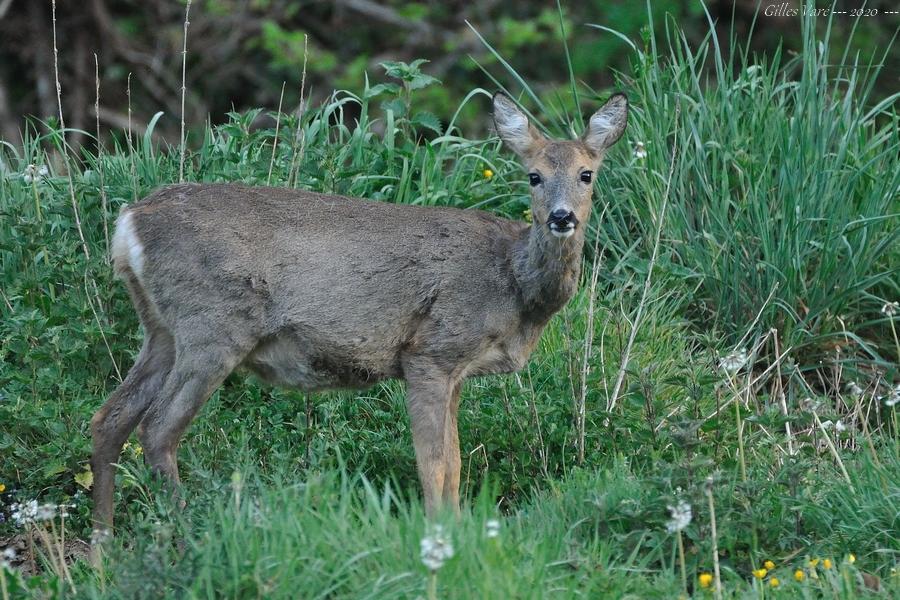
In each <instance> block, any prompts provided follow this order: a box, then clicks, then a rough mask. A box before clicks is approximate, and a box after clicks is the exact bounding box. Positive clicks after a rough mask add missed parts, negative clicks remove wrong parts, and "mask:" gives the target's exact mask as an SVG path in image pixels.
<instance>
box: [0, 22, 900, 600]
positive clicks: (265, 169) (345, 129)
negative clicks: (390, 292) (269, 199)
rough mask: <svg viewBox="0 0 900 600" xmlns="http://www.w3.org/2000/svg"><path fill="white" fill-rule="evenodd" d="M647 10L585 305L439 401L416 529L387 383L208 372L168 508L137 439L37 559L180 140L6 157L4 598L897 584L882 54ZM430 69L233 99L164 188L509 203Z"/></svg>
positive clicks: (570, 106) (753, 591) (563, 108)
mask: <svg viewBox="0 0 900 600" xmlns="http://www.w3.org/2000/svg"><path fill="white" fill-rule="evenodd" d="M656 29H657V28H656V27H654V26H651V27H648V29H647V31H654V30H656ZM661 29H662V31H663V33H662V34H661V35H659V36H648V37H647V38H646V39H643V40H640V41H629V39H628V38H627V37H626V38H624V39H622V44H623V47H624V48H626V49H627V50H628V51H629V52H630V53H631V57H632V60H631V65H630V67H629V68H628V69H627V70H626V71H625V72H623V73H622V74H621V76H620V81H619V82H618V83H619V87H621V88H623V89H624V90H625V91H626V92H627V93H628V95H629V97H630V100H631V103H632V111H633V112H632V114H631V120H630V124H629V128H628V131H627V133H626V136H625V138H624V139H623V141H622V142H620V143H619V145H618V146H617V147H615V148H614V149H613V151H612V152H611V153H610V155H609V156H608V157H607V160H606V165H605V167H604V168H603V169H602V171H601V173H600V174H599V176H598V181H597V184H596V185H597V187H596V193H595V197H596V203H595V210H594V216H593V219H592V222H591V223H590V224H589V227H590V238H589V242H588V246H589V247H590V251H589V252H588V254H587V256H586V257H585V260H586V262H587V267H588V268H586V269H585V273H584V282H583V285H582V288H581V291H580V292H579V293H578V295H577V296H576V298H574V299H573V301H572V302H571V303H570V305H569V306H568V307H567V308H566V309H565V310H564V311H563V312H562V313H561V314H560V315H559V316H557V317H556V318H555V319H554V320H553V321H552V323H551V325H550V326H549V327H548V329H547V331H546V333H545V334H544V337H543V339H542V341H541V344H540V347H539V348H538V350H537V352H536V353H535V356H534V357H533V359H532V361H531V362H530V364H529V366H528V367H527V368H526V369H525V370H524V371H523V372H521V373H520V374H517V375H512V376H508V377H491V378H483V379H476V380H473V381H471V382H469V383H468V384H467V386H466V388H465V390H464V392H463V398H464V400H463V404H462V406H461V410H460V424H461V432H460V438H461V447H462V448H463V486H464V492H465V493H466V495H467V497H468V500H467V509H466V514H465V515H464V517H463V518H462V520H461V521H459V522H455V521H453V520H448V521H446V522H445V523H444V530H443V532H442V533H438V532H436V531H435V530H434V529H433V528H426V524H425V522H424V519H423V517H422V515H421V510H420V507H419V502H418V498H417V496H416V494H417V483H416V480H415V469H414V463H413V457H412V447H411V443H410V441H409V433H408V422H407V418H406V415H405V408H404V401H403V388H402V385H401V384H399V383H396V382H389V383H385V384H383V385H379V386H378V387H376V388H374V389H372V390H370V391H368V392H365V393H349V392H334V393H327V394H317V395H314V396H305V395H302V394H299V393H296V392H291V391H285V390H277V389H271V388H268V387H265V386H262V385H261V384H259V383H258V382H256V381H254V380H252V379H248V378H245V377H243V376H233V377H232V378H230V379H229V380H228V382H227V383H226V385H225V386H223V388H222V389H220V390H219V391H218V392H216V394H215V395H214V396H213V398H212V399H211V401H210V402H209V403H208V404H207V406H206V408H205V409H204V412H203V414H202V415H201V416H200V417H199V418H198V419H197V420H196V422H195V423H194V425H193V427H192V429H191V430H190V432H189V434H188V436H187V437H186V440H185V442H184V444H182V447H181V450H180V462H181V465H182V478H183V480H184V482H185V494H186V498H187V500H188V504H187V508H186V510H180V509H176V508H174V507H173V505H172V503H171V502H170V501H169V500H168V499H167V498H166V496H165V495H164V494H158V493H157V491H158V487H159V485H158V483H157V482H156V481H154V479H153V478H152V477H150V476H149V474H148V473H147V472H146V470H145V468H144V467H143V465H142V463H141V460H140V454H141V449H140V447H139V446H138V445H137V444H136V443H135V442H134V441H132V442H131V443H130V444H129V445H128V447H127V448H126V451H125V453H124V454H123V458H122V464H121V474H120V479H121V482H120V486H119V494H118V497H117V515H118V517H119V521H118V522H119V531H118V533H119V535H118V536H117V537H116V538H115V540H113V541H112V542H111V543H110V545H109V546H108V552H107V554H106V557H105V559H104V561H103V563H102V565H101V568H98V569H93V568H91V567H90V566H89V565H88V564H87V563H86V562H85V561H82V560H75V561H74V562H73V561H71V560H61V559H60V556H59V555H60V554H64V555H65V554H66V553H67V552H69V551H70V550H71V549H72V547H71V544H67V543H63V541H62V540H61V539H60V536H61V535H62V532H63V531H65V535H66V539H71V538H72V537H73V536H74V537H77V538H80V539H87V538H89V536H90V524H89V510H90V502H89V500H88V499H87V497H86V493H85V491H84V490H85V489H87V488H89V487H90V473H89V472H88V471H87V461H88V456H89V451H90V450H89V449H90V439H89V426H88V423H89V419H90V415H91V414H92V412H93V411H94V410H96V408H97V407H99V405H100V404H101V403H102V402H103V400H104V399H105V397H106V396H107V395H108V394H109V392H110V391H111V390H112V389H113V388H114V386H115V384H116V382H117V380H119V379H120V378H121V377H122V376H123V375H124V373H125V371H126V370H127V368H128V367H129V366H130V363H131V361H132V360H133V358H134V356H135V353H136V351H137V349H138V348H139V346H140V337H141V334H140V331H139V329H138V326H137V321H136V318H135V316H134V315H133V312H132V309H131V307H130V304H129V302H128V300H127V297H126V295H125V293H124V289H123V287H122V286H121V284H119V283H117V282H115V281H114V280H113V278H112V276H111V269H110V268H109V265H108V264H107V258H106V257H107V255H108V252H107V250H108V235H109V230H110V228H111V227H112V221H113V220H114V218H115V215H116V213H117V211H118V208H119V207H120V206H121V205H123V204H125V203H127V202H130V201H132V200H133V199H136V198H139V197H141V196H142V195H144V194H146V193H147V192H148V191H149V190H151V189H153V188H154V187H155V186H157V185H160V184H163V183H168V182H171V181H177V180H178V179H179V170H180V158H181V157H180V154H179V152H178V151H177V149H175V150H174V151H164V150H162V149H160V148H158V147H156V145H155V144H154V143H153V138H152V132H147V134H146V135H142V136H136V137H134V138H133V139H131V138H129V139H128V140H126V142H124V143H121V144H117V145H115V146H114V147H111V148H108V149H107V150H106V151H102V152H99V153H88V152H86V151H85V153H84V154H83V155H82V156H81V157H79V158H80V162H78V163H76V162H74V161H72V162H70V163H69V164H71V168H69V169H66V168H65V167H64V165H61V164H60V163H59V162H54V161H53V160H52V159H51V157H52V156H53V153H54V152H58V151H59V150H60V149H61V148H62V143H63V142H62V135H61V134H62V132H61V131H58V130H51V131H50V132H49V133H43V132H42V130H37V129H30V130H29V133H30V134H29V136H28V139H27V140H26V143H25V145H24V149H23V150H19V149H17V148H15V147H14V146H12V145H5V146H4V148H3V154H2V162H0V165H2V168H3V169H4V170H3V172H2V177H0V214H2V217H3V218H2V221H0V291H2V297H0V311H2V315H3V318H2V321H0V342H2V350H0V360H2V363H0V423H3V428H2V430H0V453H2V460H0V484H2V486H3V488H2V491H0V499H2V504H0V514H2V516H3V522H2V523H0V539H3V540H10V541H9V543H10V544H14V543H20V542H21V544H24V546H25V549H24V550H22V551H20V552H19V556H18V557H17V558H16V559H13V561H12V562H13V563H14V564H15V565H16V569H15V570H10V569H6V568H3V567H0V573H2V574H0V581H2V583H3V590H2V591H3V594H4V595H6V594H9V595H10V597H20V596H21V597H25V596H27V595H36V596H38V597H55V596H69V595H76V596H79V597H81V596H83V597H95V598H101V597H110V598H120V597H121V598H156V597H161V596H168V597H173V598H181V597H201V596H204V597H220V596H221V597H236V598H243V597H256V596H262V597H297V596H298V595H300V596H302V597H353V598H356V597H390V598H395V597H409V598H415V597H419V596H422V595H426V596H435V595H439V596H441V597H459V598H471V597H495V598H509V597H542V596H550V595H559V596H565V597H569V596H583V597H622V596H624V595H625V594H629V593H630V594H635V595H636V596H638V597H660V598H671V597H675V596H677V595H678V594H679V593H686V594H696V595H697V596H698V597H702V596H704V595H707V594H710V595H711V594H712V593H713V592H712V588H713V587H714V586H715V584H714V583H711V579H714V577H712V574H713V573H714V571H715V568H716V567H715V564H714V561H713V556H714V555H715V556H717V559H718V568H719V569H720V571H721V580H722V584H723V588H724V594H725V596H727V597H755V596H759V595H775V596H779V595H783V596H785V597H798V596H802V597H822V596H825V597H830V596H839V597H865V596H869V595H872V596H875V597H877V596H879V595H883V594H891V593H893V594H896V593H897V592H898V591H900V578H898V576H897V572H896V565H897V563H898V558H900V535H898V532H900V522H898V519H900V511H898V499H900V483H898V482H900V455H898V451H900V446H898V442H900V436H898V430H897V414H896V411H897V406H896V404H897V401H898V396H900V387H898V384H900V382H898V374H897V365H898V361H900V342H898V341H897V332H896V327H897V320H898V319H900V316H898V315H900V311H898V309H897V308H896V304H892V303H891V302H892V301H893V300H894V299H896V298H898V297H900V289H898V288H900V284H898V277H897V274H898V270H900V245H898V236H900V233H898V231H900V223H898V221H900V196H898V191H900V152H898V150H900V138H898V135H897V134H898V127H900V119H898V117H897V112H896V106H897V105H896V100H897V97H898V96H897V95H894V96H891V97H888V98H886V99H881V100H877V99H875V98H874V97H873V96H872V92H871V90H872V89H873V85H874V84H875V82H876V81H877V77H878V75H879V71H880V70H879V68H877V67H874V68H870V67H871V65H868V64H864V65H863V64H856V63H855V62H854V61H855V60H856V58H855V57H856V54H855V53H854V51H853V40H850V41H849V42H848V44H847V45H846V47H838V46H834V45H832V44H831V43H830V40H829V38H828V32H827V31H826V32H824V33H823V32H821V31H820V32H819V34H816V32H814V31H813V30H812V28H811V27H809V26H808V23H806V24H805V28H804V36H803V51H802V52H801V53H800V54H798V55H796V56H794V57H793V58H785V57H783V56H782V55H781V54H780V53H775V54H773V55H770V56H767V57H765V58H758V57H754V56H752V55H751V53H749V52H748V51H747V48H746V47H744V46H741V45H740V44H737V43H733V40H732V43H731V44H729V47H730V48H733V49H734V50H733V51H727V50H723V49H721V48H720V46H719V44H718V38H716V37H714V36H709V37H707V38H705V39H704V40H703V41H702V42H700V43H696V44H694V43H690V42H687V41H686V40H685V38H683V37H682V36H681V35H680V32H679V30H678V29H677V28H675V27H674V26H672V25H671V23H666V24H665V25H664V26H663V27H661ZM486 47H487V49H488V50H487V51H488V52H489V53H493V52H495V51H494V50H493V49H492V48H491V47H490V46H488V45H486ZM845 48H846V49H845ZM492 55H493V56H495V59H496V61H497V62H496V63H495V64H496V65H497V67H496V68H495V69H493V70H491V71H490V72H491V73H492V76H493V77H495V78H496V82H497V85H498V86H503V84H504V82H509V88H510V90H511V93H513V94H514V95H515V96H518V97H521V99H522V102H523V104H524V106H525V107H526V108H527V109H529V110H530V111H531V112H532V113H533V114H535V115H536V116H539V117H541V118H542V119H543V120H544V123H545V125H546V127H547V128H548V130H549V132H550V133H553V134H554V135H559V136H565V135H570V134H571V133H577V132H579V131H580V130H581V128H582V126H583V125H582V121H581V116H580V114H581V109H582V108H584V109H585V110H587V109H589V108H591V107H594V106H596V105H598V104H599V102H600V101H601V100H602V97H603V96H605V92H603V93H598V92H595V91H592V90H589V89H586V88H585V87H583V86H582V85H580V84H579V83H578V82H577V80H576V79H575V78H574V77H573V79H572V81H571V91H572V93H571V97H569V98H566V99H564V100H560V99H552V100H551V99H549V98H548V97H547V96H542V95H541V94H538V93H536V92H535V91H534V90H533V89H532V88H531V87H530V86H529V85H528V83H527V81H526V80H525V79H524V78H522V77H520V76H519V75H518V74H517V73H516V72H515V71H514V70H512V68H511V67H509V68H506V69H505V67H504V65H506V64H508V63H505V62H503V61H501V60H500V59H501V56H502V55H501V53H500V52H499V51H497V53H496V54H492ZM835 64H837V65H842V66H839V67H833V66H831V67H829V66H827V65H835ZM423 68H425V69H426V70H427V65H422V64H403V63H392V64H389V65H386V73H385V75H384V76H382V77H381V79H380V80H379V81H374V80H373V81H371V83H369V82H367V83H366V85H365V87H363V88H361V89H359V90H358V91H357V92H356V93H354V92H351V91H339V92H335V93H334V94H333V95H332V96H331V97H330V98H329V99H328V100H327V101H326V102H324V103H323V104H322V105H321V106H319V107H317V108H314V109H310V110H308V111H306V112H305V113H303V114H302V115H285V114H282V115H278V114H275V115H273V117H274V119H275V120H276V121H277V128H276V127H272V128H263V129H260V128H258V127H254V126H253V124H254V122H256V117H257V116H258V113H259V111H250V112H245V113H240V114H232V115H231V117H230V121H229V122H228V123H227V124H224V125H221V126H215V127H211V128H207V129H206V130H205V132H204V137H203V140H202V142H199V143H197V144H195V145H194V146H193V147H191V148H189V149H188V151H187V154H186V156H185V162H184V171H185V172H184V178H185V179H186V180H191V181H223V180H227V181H244V182H247V183H254V184H265V183H272V184H277V185H295V186H298V187H303V188H307V189H313V190H321V191H327V192H335V193H341V194H348V195H355V196H362V197H366V198H370V199H372V200H373V201H388V202H397V203H420V204H440V205H449V206H457V207H460V208H480V209H485V210H490V211H493V212H496V213H498V214H502V215H506V216H509V217H511V218H516V219H527V218H528V212H527V209H528V203H527V198H528V191H527V184H526V180H525V178H524V177H523V175H522V173H521V169H520V167H519V166H518V164H517V163H516V161H514V160H513V158H512V156H511V155H510V153H509V152H507V151H505V150H503V149H501V147H500V144H499V142H498V141H497V140H496V139H495V138H488V139H481V140H473V139H467V138H465V137H463V136H462V135H461V133H460V131H459V129H458V128H457V127H456V126H455V121H454V120H452V119H450V120H448V121H446V122H445V123H441V122H440V121H438V120H436V119H435V118H434V117H433V116H432V115H431V114H430V113H428V112H425V111H422V110H420V107H419V106H418V98H419V95H420V94H421V93H423V91H422V90H427V89H429V88H431V87H434V86H437V85H439V84H437V83H436V82H434V81H433V80H431V79H430V78H429V77H428V76H427V75H426V74H425V73H423V72H422V70H421V69H423ZM504 69H505V70H504ZM710 74H711V75H710ZM708 79H709V80H708ZM488 96H489V93H488V92H487V91H485V90H483V89H475V90H473V91H472V92H471V93H470V94H468V95H467V96H465V98H464V100H463V102H462V104H463V105H464V106H470V107H476V108H477V109H478V110H479V111H487V110H488V108H487V107H488V105H489V102H488V100H487V97H488ZM351 107H352V108H353V110H352V114H353V115H354V116H356V115H358V118H355V119H350V118H348V116H347V115H348V114H351V110H350V108H351ZM151 130H152V124H151ZM276 142H277V143H276ZM42 167H46V171H45V170H43V169H42ZM248 210H252V207H248ZM657 240H658V249H657ZM645 282H648V283H647V284H646V285H645ZM632 332H634V340H633V343H631V340H630V338H631V334H632ZM620 372H621V373H623V375H624V379H623V381H624V385H623V386H622V388H621V391H620V393H618V394H616V393H615V390H616V388H617V387H618V386H617V381H619V375H620ZM582 406H583V407H584V409H583V410H584V419H583V420H581V419H580V417H579V414H580V413H581V411H582ZM34 498H37V499H39V500H40V502H41V503H44V502H47V503H53V504H57V505H67V506H68V507H69V508H68V513H69V514H68V516H67V518H66V519H65V522H64V524H63V522H61V520H60V519H53V520H50V521H39V522H37V523H30V524H26V525H25V527H24V531H27V532H30V534H29V535H28V536H24V537H23V536H22V531H23V529H22V528H20V527H19V523H18V522H17V521H18V520H21V517H22V516H23V515H22V511H21V509H19V510H16V509H13V508H12V505H13V503H24V502H27V501H28V500H30V499H34ZM682 503H685V504H687V505H688V506H689V507H690V513H691V514H690V516H688V515H687V514H686V511H685V509H684V508H683V507H681V506H680V505H681V504H682ZM713 510H714V513H715V523H716V526H715V531H714V530H713V526H712V517H713ZM16 513H18V514H16ZM17 516H18V517H19V519H18V520H17V519H16V517H17ZM495 519H496V520H499V523H496V524H495V523H489V522H490V521H493V520H495ZM51 524H52V528H51ZM494 533H497V534H498V535H496V536H494ZM437 537H444V538H445V540H446V541H449V542H450V543H452V546H453V548H454V550H455V552H454V553H453V556H452V557H451V556H448V554H449V553H447V554H445V558H446V560H445V562H444V564H443V565H442V566H441V567H440V568H437V569H434V570H431V571H429V569H427V568H426V567H425V566H423V564H422V562H421V561H420V550H421V547H420V542H421V541H422V539H423V538H426V539H427V543H426V545H428V544H431V546H432V547H433V546H434V544H435V542H436V538H437ZM29 539H32V540H33V543H31V542H28V540H29ZM31 546H33V547H34V548H35V551H36V552H37V556H36V557H35V559H34V561H32V560H31V558H30V557H29V556H28V553H29V551H28V549H27V548H28V547H31ZM716 549H717V550H718V551H717V552H714V550H716ZM4 560H6V559H4ZM767 561H771V562H772V564H769V565H768V566H767V564H766V563H767ZM8 562H9V561H8ZM32 562H34V563H35V564H32ZM23 570H24V571H28V572H31V571H32V570H36V572H38V573H39V576H38V577H35V578H33V579H28V578H26V577H23V576H22V575H21V573H22V571H23ZM4 600H5V598H4Z"/></svg>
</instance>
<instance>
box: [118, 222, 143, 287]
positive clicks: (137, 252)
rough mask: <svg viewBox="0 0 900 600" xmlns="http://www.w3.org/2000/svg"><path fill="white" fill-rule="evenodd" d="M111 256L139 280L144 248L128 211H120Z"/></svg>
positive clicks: (141, 271)
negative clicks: (129, 269)
mask: <svg viewBox="0 0 900 600" xmlns="http://www.w3.org/2000/svg"><path fill="white" fill-rule="evenodd" d="M112 256H113V259H114V260H116V261H122V262H124V263H125V264H127V265H128V266H129V267H130V268H131V270H132V271H133V272H134V274H135V275H136V276H137V277H138V278H139V279H140V277H141V273H143V271H144V246H143V245H142V244H141V240H140V239H139V238H138V235H137V231H136V230H135V228H134V219H133V218H132V215H131V213H130V212H128V210H127V209H126V210H124V211H122V214H121V215H119V218H118V219H117V220H116V233H115V234H114V235H113V240H112Z"/></svg>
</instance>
